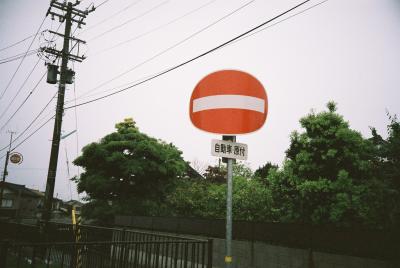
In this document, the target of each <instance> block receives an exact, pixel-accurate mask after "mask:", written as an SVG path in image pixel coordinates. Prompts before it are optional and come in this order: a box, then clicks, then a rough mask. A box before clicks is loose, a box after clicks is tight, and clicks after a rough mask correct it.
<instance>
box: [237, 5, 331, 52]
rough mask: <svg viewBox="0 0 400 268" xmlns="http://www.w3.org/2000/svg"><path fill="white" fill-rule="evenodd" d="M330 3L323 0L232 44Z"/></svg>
mask: <svg viewBox="0 0 400 268" xmlns="http://www.w3.org/2000/svg"><path fill="white" fill-rule="evenodd" d="M328 1H329V0H323V1H321V2H318V3H316V4H314V5H312V6H310V7H308V8H305V9H304V10H302V11H299V12H297V13H295V14H293V15H290V16H288V17H286V18H284V19H282V20H280V21H277V22H275V23H273V24H271V25H268V26H266V27H264V28H262V29H259V30H258V31H255V32H253V33H251V34H248V35H246V36H243V37H241V38H239V39H238V40H235V41H234V42H232V43H231V44H234V43H236V42H239V41H241V40H243V39H246V38H248V37H250V36H253V35H255V34H258V33H260V32H262V31H265V30H267V29H269V28H271V27H273V26H275V25H277V24H280V23H282V22H284V21H287V20H289V19H291V18H293V17H295V16H298V15H300V14H303V13H304V12H306V11H308V10H310V9H313V8H314V7H317V6H319V5H322V4H324V3H325V2H328Z"/></svg>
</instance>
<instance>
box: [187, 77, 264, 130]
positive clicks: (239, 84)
mask: <svg viewBox="0 0 400 268" xmlns="http://www.w3.org/2000/svg"><path fill="white" fill-rule="evenodd" d="M189 113H190V120H191V121H192V123H193V124H194V125H195V126H196V127H197V128H199V129H202V130H205V131H208V132H212V133H218V134H244V133H249V132H253V131H256V130H257V129H259V128H261V127H262V126H263V124H264V122H265V120H266V118H267V113H268V98H267V94H266V92H265V90H264V87H263V85H262V84H261V83H260V82H259V81H258V80H257V79H256V78H255V77H253V76H252V75H250V74H248V73H245V72H242V71H236V70H223V71H217V72H214V73H211V74H209V75H207V76H206V77H204V78H203V79H202V80H201V81H200V82H199V83H198V84H197V85H196V87H195V89H194V90H193V93H192V96H191V98H190V111H189Z"/></svg>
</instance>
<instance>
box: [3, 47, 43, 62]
mask: <svg viewBox="0 0 400 268" xmlns="http://www.w3.org/2000/svg"><path fill="white" fill-rule="evenodd" d="M37 51H39V50H38V49H31V50H29V51H28V52H26V51H25V52H22V53H18V54H15V55H13V56H9V57H6V58H2V59H0V62H1V61H5V60H9V59H13V58H20V57H21V56H24V55H25V54H27V53H32V52H37Z"/></svg>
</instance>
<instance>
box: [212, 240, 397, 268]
mask: <svg viewBox="0 0 400 268" xmlns="http://www.w3.org/2000/svg"><path fill="white" fill-rule="evenodd" d="M213 249H214V250H213V267H216V268H217V267H218V268H223V267H225V264H224V256H225V240H224V239H214V248H213ZM232 251H233V266H232V268H303V267H305V268H308V267H313V268H389V267H390V268H394V267H396V266H394V265H393V264H392V265H391V264H390V263H388V262H385V261H380V260H374V259H368V258H359V257H353V256H344V255H335V254H329V253H322V252H313V253H312V257H311V256H310V252H309V251H308V250H304V249H295V248H287V247H281V246H275V245H269V244H266V243H263V242H251V241H237V240H235V241H233V249H232Z"/></svg>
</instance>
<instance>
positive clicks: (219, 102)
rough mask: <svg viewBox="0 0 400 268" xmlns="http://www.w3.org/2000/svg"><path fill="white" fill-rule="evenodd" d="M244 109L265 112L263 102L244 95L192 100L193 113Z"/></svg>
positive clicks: (215, 96) (216, 96) (214, 96)
mask: <svg viewBox="0 0 400 268" xmlns="http://www.w3.org/2000/svg"><path fill="white" fill-rule="evenodd" d="M224 108H225V109H245V110H252V111H256V112H260V113H264V112H265V101H264V100H263V99H260V98H256V97H251V96H245V95H213V96H207V97H202V98H198V99H195V100H193V113H195V112H200V111H204V110H211V109H224Z"/></svg>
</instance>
